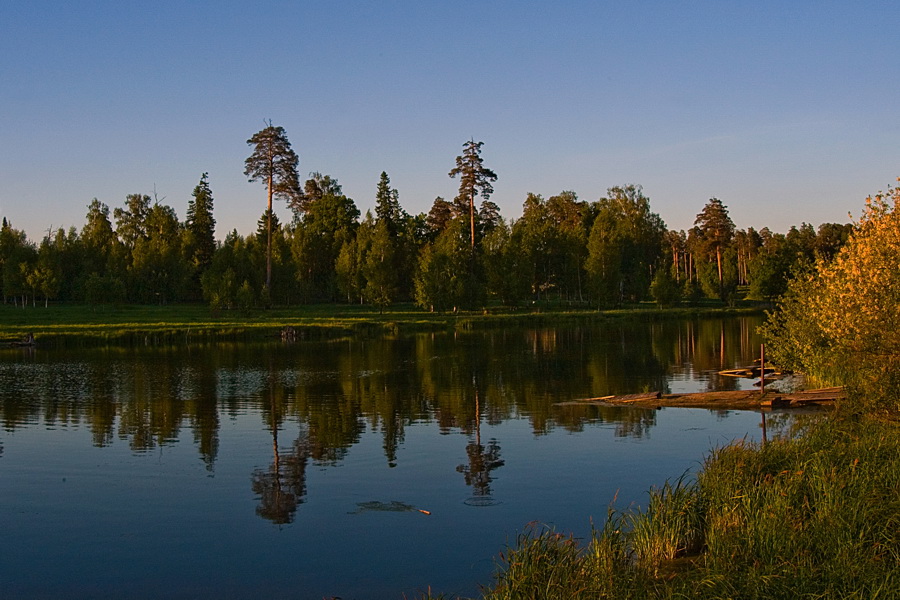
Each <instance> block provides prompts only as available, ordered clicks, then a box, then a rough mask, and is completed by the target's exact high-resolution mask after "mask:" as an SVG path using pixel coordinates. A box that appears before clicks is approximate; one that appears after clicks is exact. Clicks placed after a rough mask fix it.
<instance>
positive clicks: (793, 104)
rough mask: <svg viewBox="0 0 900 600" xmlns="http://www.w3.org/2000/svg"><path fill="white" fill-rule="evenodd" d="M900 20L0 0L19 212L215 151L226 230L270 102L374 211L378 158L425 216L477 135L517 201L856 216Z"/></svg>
mask: <svg viewBox="0 0 900 600" xmlns="http://www.w3.org/2000/svg"><path fill="white" fill-rule="evenodd" d="M379 4H381V5H380V6H379ZM898 23H900V3H897V2H895V1H886V2H866V1H860V2H832V1H827V0H826V1H816V2H812V1H808V2H805V1H804V2H791V1H784V0H777V1H770V0H762V1H757V2H730V1H721V0H720V1H691V2H674V1H663V0H656V1H644V2H642V1H635V2H611V1H594V2H590V1H567V0H560V1H557V2H552V3H551V2H531V1H502V0H498V1H491V0H481V1H477V2H476V1H469V0H460V1H455V2H438V1H427V0H419V1H406V0H399V1H395V2H384V3H377V4H376V3H370V2H367V3H363V2H343V1H330V2H329V1H324V2H322V1H320V2H304V1H295V2H288V1H260V2H230V1H221V2H165V1H161V2H158V3H143V2H130V1H125V2H123V1H121V0H119V1H115V2H107V1H97V2H46V1H42V0H35V1H33V2H22V1H19V2H17V1H13V0H9V1H0V76H2V77H0V114H2V117H0V141H2V143H0V215H2V216H4V217H6V218H7V219H9V220H10V221H11V222H12V223H13V225H14V226H15V227H17V228H19V229H24V230H25V231H26V232H27V233H28V235H29V237H30V238H31V239H32V240H34V241H39V240H40V238H41V237H42V236H43V235H44V234H45V233H46V231H47V229H48V228H50V227H53V228H58V227H65V228H68V227H70V226H75V227H77V228H79V229H80V228H81V227H82V226H83V224H84V216H85V214H86V212H87V205H88V204H89V203H90V201H91V199H92V198H95V197H96V198H98V199H99V200H100V201H101V202H104V203H105V204H107V205H109V206H110V208H111V209H112V208H115V207H118V206H122V204H123V202H124V199H125V196H126V195H127V194H130V193H146V194H149V195H151V196H152V195H153V194H154V193H155V194H156V196H157V197H158V198H159V199H160V200H161V201H163V202H165V203H166V204H168V205H170V206H172V207H173V208H174V209H175V210H176V212H177V213H178V215H179V217H180V218H182V219H183V218H184V215H185V211H186V207H187V203H188V201H189V200H190V198H191V191H192V190H193V188H194V186H195V185H196V184H197V182H198V180H199V178H200V176H201V174H202V173H204V172H208V173H209V181H210V186H211V188H212V191H213V196H214V198H215V217H216V220H217V222H218V227H217V234H218V237H220V238H221V237H224V235H225V233H227V232H228V231H230V230H231V229H237V230H238V231H239V232H241V233H242V234H247V233H250V232H251V231H253V230H254V229H255V226H256V220H257V219H258V217H259V216H260V215H261V214H262V212H263V210H264V209H265V201H266V200H265V189H264V187H263V186H262V185H261V184H260V183H248V182H247V179H246V177H245V176H244V175H243V169H244V159H245V158H246V157H247V156H248V155H249V154H250V152H251V148H250V147H249V146H247V144H246V140H247V139H248V138H249V137H250V136H252V135H253V134H254V133H255V132H256V131H258V130H259V129H262V128H263V127H264V126H265V122H266V120H268V119H271V121H272V122H273V124H275V125H280V126H282V127H284V128H285V130H286V131H287V134H288V137H289V139H290V141H291V143H292V145H293V147H294V149H295V150H296V151H297V153H298V154H299V156H300V172H301V176H305V175H306V174H308V173H309V172H312V171H319V172H322V173H327V174H330V175H331V176H333V177H336V178H337V179H338V181H339V182H340V183H341V184H342V185H343V189H344V192H345V193H346V194H347V195H348V196H350V197H351V198H353V199H354V200H355V202H356V204H357V206H358V207H359V208H360V210H361V211H362V212H363V213H365V211H366V210H368V209H371V208H373V206H374V196H375V189H376V185H377V183H378V178H379V175H380V173H381V172H382V171H386V172H387V173H388V175H389V176H390V178H391V183H392V185H393V187H395V188H396V189H397V190H398V191H399V194H400V202H401V204H402V205H403V207H404V208H405V209H406V210H407V211H408V212H410V213H418V212H427V211H428V209H429V208H430V206H431V203H432V201H433V200H434V198H435V197H436V196H443V197H445V198H447V199H451V198H452V197H453V196H454V195H455V194H456V190H457V187H458V180H456V179H450V178H449V177H448V175H447V173H448V171H449V170H450V169H451V168H452V167H453V166H454V161H455V157H456V156H457V155H458V154H460V153H461V151H462V144H463V143H464V142H465V141H466V140H469V139H470V138H472V139H475V140H480V141H483V142H484V147H483V150H482V157H483V158H484V161H485V165H486V166H488V167H490V168H491V169H493V170H494V171H495V172H496V173H497V174H498V176H499V178H498V180H497V182H496V184H495V185H494V188H495V193H494V195H493V197H492V200H494V201H495V202H497V204H499V205H500V207H501V210H502V214H503V216H504V217H506V218H518V217H519V216H521V210H522V209H521V207H522V202H523V201H524V199H525V196H526V194H527V193H528V192H534V193H538V194H542V195H543V196H544V197H549V196H551V195H554V194H556V193H559V192H560V191H562V190H574V191H575V192H576V193H577V194H578V196H579V198H581V199H582V200H596V199H598V198H600V197H602V196H603V195H605V193H606V190H607V189H608V188H610V187H612V186H615V185H624V184H630V183H634V184H639V185H641V186H643V189H644V193H645V194H646V195H647V196H648V197H649V198H650V202H651V207H652V209H653V210H654V211H655V212H657V213H659V215H660V216H661V217H662V218H663V220H664V221H665V222H666V224H667V225H668V227H669V228H671V229H687V228H689V227H691V226H692V225H693V222H694V218H695V216H696V214H697V213H698V212H700V210H701V209H702V208H703V205H704V204H705V203H706V201H707V200H708V199H709V198H711V197H718V198H720V199H721V200H722V201H723V202H724V203H725V205H726V206H728V208H729V211H730V213H731V216H732V219H733V220H734V222H735V224H736V225H737V227H739V228H746V227H756V228H757V229H759V228H762V227H765V226H767V227H769V228H770V229H772V230H773V231H786V230H787V229H788V228H789V227H790V226H791V225H799V224H800V223H801V222H807V223H811V224H813V225H816V226H817V225H818V224H820V223H823V222H847V221H848V213H852V214H853V215H854V216H858V215H859V214H860V212H861V209H862V207H863V201H864V199H865V197H866V196H867V195H868V194H871V193H874V192H877V191H878V190H881V189H885V188H887V187H888V186H889V185H892V184H893V183H894V182H895V180H896V178H897V176H900V144H898V140H900V104H898V98H900V35H898V34H897V25H898ZM276 211H277V212H278V213H279V216H281V218H282V220H283V221H286V220H288V219H289V218H290V213H289V211H288V210H287V208H286V207H285V206H284V204H280V205H278V206H277V207H276Z"/></svg>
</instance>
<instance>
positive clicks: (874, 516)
mask: <svg viewBox="0 0 900 600" xmlns="http://www.w3.org/2000/svg"><path fill="white" fill-rule="evenodd" d="M483 598H484V599H486V600H513V599H523V598H529V599H540V598H546V599H551V598H553V599H556V598H567V599H568V598H573V599H581V598H584V599H588V598H590V599H596V598H635V599H636V598H685V599H688V598H689V599H692V600H696V599H702V598H710V599H712V598H759V599H763V598H766V599H769V598H785V599H792V600H793V599H796V598H809V599H813V598H817V599H820V598H859V599H863V598H866V599H872V598H885V599H887V598H900V424H898V423H897V422H890V421H875V420H867V419H864V420H856V421H850V420H838V419H834V418H832V419H822V420H820V421H819V422H817V423H815V424H812V425H809V426H808V428H807V429H806V430H805V431H804V432H803V434H802V435H799V436H797V437H793V438H790V439H788V438H782V439H777V440H775V441H770V442H769V443H768V444H766V445H757V444H749V443H744V442H739V443H735V444H732V445H730V446H727V447H724V448H720V449H717V450H715V451H714V452H713V453H712V454H711V455H710V456H709V457H708V459H707V460H706V462H705V464H704V465H703V468H702V469H701V471H700V472H699V473H698V475H697V477H696V479H695V480H693V481H691V482H685V481H684V480H679V481H677V482H676V483H674V484H666V485H665V486H663V488H661V489H657V490H653V491H651V493H650V500H649V504H648V507H647V509H646V510H643V511H625V512H620V511H616V510H613V509H610V510H609V514H608V517H607V520H606V522H605V523H604V524H603V525H602V526H601V527H598V528H595V530H594V533H593V535H592V537H591V540H590V541H589V542H588V543H586V544H584V545H580V544H578V543H577V542H576V541H575V540H574V539H573V538H572V537H571V536H565V535H561V534H559V533H557V532H555V531H552V530H550V529H547V528H542V527H540V526H537V525H534V524H532V525H531V526H529V527H528V528H527V529H526V531H525V532H524V533H522V534H520V535H519V537H518V539H517V540H516V543H515V544H514V545H513V546H512V547H510V548H508V549H507V550H506V551H505V552H503V553H501V554H500V557H499V563H498V571H497V574H496V580H495V582H494V583H493V584H492V585H491V586H490V587H488V588H485V590H484V593H483Z"/></svg>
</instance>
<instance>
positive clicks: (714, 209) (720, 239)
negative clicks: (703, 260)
mask: <svg viewBox="0 0 900 600" xmlns="http://www.w3.org/2000/svg"><path fill="white" fill-rule="evenodd" d="M694 225H695V226H696V227H697V229H698V233H699V235H700V243H701V247H702V248H703V249H704V250H705V251H706V253H707V255H708V256H710V257H715V261H716V272H717V273H718V277H719V288H720V290H719V295H720V296H722V295H723V294H724V293H725V290H724V285H725V272H724V265H723V263H722V255H723V254H724V252H725V248H727V247H728V246H729V245H730V244H731V239H732V237H734V222H733V221H732V220H731V217H730V216H728V207H726V206H725V205H724V204H722V201H721V200H719V199H718V198H710V199H709V202H707V203H706V206H704V207H703V210H702V211H701V212H700V214H698V215H697V219H696V220H695V221H694Z"/></svg>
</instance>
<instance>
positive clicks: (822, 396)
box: [555, 387, 847, 410]
mask: <svg viewBox="0 0 900 600" xmlns="http://www.w3.org/2000/svg"><path fill="white" fill-rule="evenodd" d="M846 397H847V394H846V392H845V391H844V388H842V387H833V388H822V389H817V390H806V391H803V392H794V393H791V394H785V393H781V392H771V391H769V392H765V393H761V392H759V391H758V390H737V391H724V392H696V393H689V394H662V393H660V392H647V393H643V394H626V395H624V396H601V397H599V398H582V399H578V400H570V401H568V402H557V403H556V404H555V406H592V405H593V406H639V407H642V408H661V407H663V406H673V407H685V408H708V409H727V410H765V409H772V408H800V407H804V406H820V405H830V404H833V403H834V402H835V401H837V400H843V399H844V398H846Z"/></svg>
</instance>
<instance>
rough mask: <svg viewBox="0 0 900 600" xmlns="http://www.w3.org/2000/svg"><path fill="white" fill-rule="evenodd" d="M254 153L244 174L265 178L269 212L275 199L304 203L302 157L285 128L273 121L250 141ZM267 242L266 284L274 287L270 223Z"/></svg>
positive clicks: (297, 207)
mask: <svg viewBox="0 0 900 600" xmlns="http://www.w3.org/2000/svg"><path fill="white" fill-rule="evenodd" d="M247 144H248V145H250V146H253V153H252V154H251V155H250V156H248V157H247V159H246V160H245V161H244V175H246V176H247V177H248V178H249V180H250V181H251V182H252V181H256V180H262V181H264V182H265V184H266V189H267V191H268V207H267V210H268V214H269V215H271V214H272V198H275V197H277V198H279V199H281V200H285V201H287V202H288V204H290V205H291V206H292V207H293V208H294V209H295V210H299V207H300V206H301V205H302V203H303V193H302V192H301V190H300V180H299V177H298V175H297V165H298V164H299V162H300V159H299V158H298V157H297V154H296V153H295V152H294V150H293V149H292V148H291V143H290V142H289V141H288V138H287V134H286V133H285V131H284V128H283V127H274V126H272V124H271V123H269V126H268V127H266V128H265V129H262V130H261V131H258V132H256V133H255V134H254V135H253V137H251V138H250V139H249V140H247ZM267 229H268V232H267V235H268V239H267V242H266V287H267V288H271V286H272V224H271V221H270V222H269V224H268V228H267Z"/></svg>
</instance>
